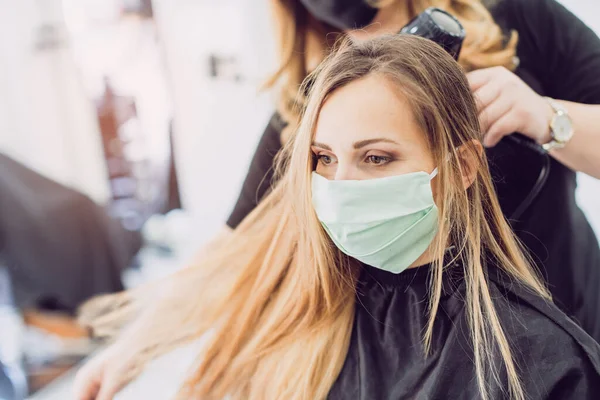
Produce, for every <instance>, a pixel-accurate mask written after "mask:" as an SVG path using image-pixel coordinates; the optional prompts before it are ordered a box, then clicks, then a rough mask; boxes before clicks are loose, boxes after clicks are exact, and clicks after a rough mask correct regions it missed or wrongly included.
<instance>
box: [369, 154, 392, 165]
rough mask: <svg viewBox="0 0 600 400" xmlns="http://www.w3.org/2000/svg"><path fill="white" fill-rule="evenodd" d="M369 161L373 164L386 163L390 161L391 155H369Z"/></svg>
mask: <svg viewBox="0 0 600 400" xmlns="http://www.w3.org/2000/svg"><path fill="white" fill-rule="evenodd" d="M366 161H367V163H369V164H373V165H382V164H386V163H388V162H389V161H390V158H389V157H385V156H373V155H371V156H367V160H366Z"/></svg>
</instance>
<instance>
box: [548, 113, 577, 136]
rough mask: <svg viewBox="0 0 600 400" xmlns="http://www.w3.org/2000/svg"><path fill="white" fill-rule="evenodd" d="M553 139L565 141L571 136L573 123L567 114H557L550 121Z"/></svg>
mask: <svg viewBox="0 0 600 400" xmlns="http://www.w3.org/2000/svg"><path fill="white" fill-rule="evenodd" d="M552 133H553V136H554V140H557V141H559V142H567V141H569V139H571V136H573V124H572V123H571V118H569V116H568V115H564V114H563V115H557V116H556V117H555V118H554V121H553V122H552Z"/></svg>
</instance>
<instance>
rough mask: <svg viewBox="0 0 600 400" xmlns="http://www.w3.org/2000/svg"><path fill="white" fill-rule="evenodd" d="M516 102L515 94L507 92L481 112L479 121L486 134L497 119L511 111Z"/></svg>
mask: <svg viewBox="0 0 600 400" xmlns="http://www.w3.org/2000/svg"><path fill="white" fill-rule="evenodd" d="M514 104H515V100H514V98H513V96H511V95H510V94H508V93H505V94H504V95H500V96H498V97H497V98H496V99H495V100H494V101H492V102H491V103H489V104H488V105H487V106H486V107H485V108H484V109H483V110H481V111H480V112H479V123H480V124H481V130H482V132H483V133H484V135H485V134H487V133H488V131H489V129H490V127H492V125H494V124H495V123H496V121H498V120H499V119H500V118H502V117H503V116H504V115H505V114H506V113H508V112H510V111H511V109H512V108H513V106H514Z"/></svg>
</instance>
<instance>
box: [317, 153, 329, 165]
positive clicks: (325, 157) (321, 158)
mask: <svg viewBox="0 0 600 400" xmlns="http://www.w3.org/2000/svg"><path fill="white" fill-rule="evenodd" d="M317 157H318V159H319V162H320V163H321V164H323V165H329V164H331V163H332V162H333V160H332V159H331V156H328V155H325V154H319V155H318V156H317Z"/></svg>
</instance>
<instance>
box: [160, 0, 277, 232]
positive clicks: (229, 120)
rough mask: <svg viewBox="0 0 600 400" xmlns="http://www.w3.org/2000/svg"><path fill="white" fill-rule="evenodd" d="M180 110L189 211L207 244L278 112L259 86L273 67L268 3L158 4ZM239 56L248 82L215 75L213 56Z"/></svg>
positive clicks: (180, 164) (178, 143)
mask: <svg viewBox="0 0 600 400" xmlns="http://www.w3.org/2000/svg"><path fill="white" fill-rule="evenodd" d="M154 5H155V13H156V19H157V22H158V26H159V33H160V37H161V40H162V41H163V43H164V45H165V52H166V56H167V67H168V69H169V75H170V77H171V84H172V91H173V99H174V105H175V121H176V135H177V136H176V138H175V153H176V157H177V168H178V172H179V178H180V185H181V191H182V200H183V205H184V207H185V208H186V209H187V210H188V211H190V212H191V214H192V217H193V219H194V221H195V223H194V224H195V226H196V227H197V234H198V235H199V238H198V240H199V241H200V242H202V241H205V240H207V239H209V238H210V237H211V236H212V235H213V234H214V233H215V232H216V231H217V230H218V229H220V227H221V226H223V224H224V223H225V221H226V219H227V217H228V215H229V213H230V211H231V209H232V207H233V205H234V203H235V201H236V200H237V196H238V194H239V191H240V188H241V185H242V182H243V179H244V177H245V175H246V172H247V168H248V165H249V162H250V158H251V156H252V154H253V153H254V150H255V147H256V144H257V142H258V139H259V137H260V135H261V134H262V131H263V129H264V127H265V126H266V124H267V121H268V119H269V117H270V115H271V113H272V112H273V109H274V108H273V105H272V101H271V99H270V97H269V94H259V93H258V87H259V85H260V83H261V80H262V79H263V78H264V77H265V76H266V75H265V72H266V71H267V70H268V69H269V68H270V67H271V66H272V65H273V64H272V62H271V61H272V56H273V54H272V48H271V43H270V37H269V33H270V26H269V20H268V14H267V8H266V1H264V0H261V1H256V0H224V1H219V2H212V1H195V0H168V1H167V0H155V1H154ZM211 52H218V53H219V54H223V55H228V54H237V55H238V56H239V60H240V69H241V70H242V73H243V75H244V79H245V80H244V82H243V83H242V84H235V83H233V82H230V81H218V80H212V79H210V78H209V77H208V55H209V54H210V53H211Z"/></svg>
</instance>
